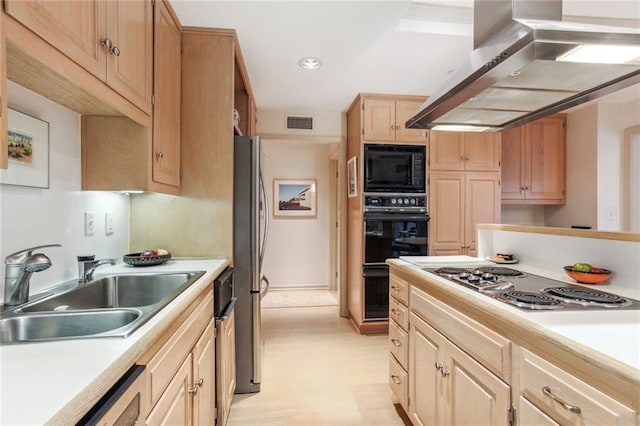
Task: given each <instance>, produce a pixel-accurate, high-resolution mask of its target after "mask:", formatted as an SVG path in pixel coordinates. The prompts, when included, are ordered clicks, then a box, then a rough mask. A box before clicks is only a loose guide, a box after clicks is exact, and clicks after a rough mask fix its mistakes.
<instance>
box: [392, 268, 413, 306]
mask: <svg viewBox="0 0 640 426" xmlns="http://www.w3.org/2000/svg"><path fill="white" fill-rule="evenodd" d="M389 294H390V295H391V296H392V297H394V298H395V299H397V300H399V301H400V302H402V303H403V304H404V305H405V306H408V305H409V283H408V282H406V281H405V280H403V279H402V278H398V277H397V276H395V275H393V274H392V275H391V276H390V277H389Z"/></svg>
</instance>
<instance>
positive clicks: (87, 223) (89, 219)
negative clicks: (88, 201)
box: [84, 212, 96, 237]
mask: <svg viewBox="0 0 640 426" xmlns="http://www.w3.org/2000/svg"><path fill="white" fill-rule="evenodd" d="M95 232H96V214H95V213H94V212H84V235H85V236H86V237H90V236H91V235H93V234H94V233H95Z"/></svg>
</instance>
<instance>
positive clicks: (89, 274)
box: [78, 259, 116, 283]
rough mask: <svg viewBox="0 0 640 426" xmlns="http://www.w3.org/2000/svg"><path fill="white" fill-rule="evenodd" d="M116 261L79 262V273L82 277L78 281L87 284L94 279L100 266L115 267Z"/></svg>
mask: <svg viewBox="0 0 640 426" xmlns="http://www.w3.org/2000/svg"><path fill="white" fill-rule="evenodd" d="M115 264H116V260H115V259H98V260H79V261H78V271H79V272H80V276H79V278H78V281H80V282H81V283H86V282H88V281H91V280H92V279H93V273H94V272H95V270H96V269H97V268H98V266H100V265H115Z"/></svg>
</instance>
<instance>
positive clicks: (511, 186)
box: [502, 115, 566, 204]
mask: <svg viewBox="0 0 640 426" xmlns="http://www.w3.org/2000/svg"><path fill="white" fill-rule="evenodd" d="M565 121H566V118H565V116H564V115H556V116H552V117H546V118H543V119H540V120H537V121H534V122H533V123H529V124H526V125H524V126H521V127H518V128H515V129H511V130H507V131H505V132H503V136H502V137H503V143H502V157H503V164H502V203H503V204H564V202H565V187H566V177H565V176H566V132H565Z"/></svg>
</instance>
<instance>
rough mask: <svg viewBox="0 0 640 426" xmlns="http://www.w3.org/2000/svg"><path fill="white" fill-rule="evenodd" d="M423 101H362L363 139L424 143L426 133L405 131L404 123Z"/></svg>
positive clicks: (413, 130) (420, 130) (411, 130)
mask: <svg viewBox="0 0 640 426" xmlns="http://www.w3.org/2000/svg"><path fill="white" fill-rule="evenodd" d="M422 102H423V101H418V100H392V99H388V98H386V99H385V98H383V99H375V98H374V99H370V98H365V99H364V107H363V112H364V114H363V138H364V140H365V141H368V142H369V141H370V142H425V141H426V131H425V130H422V129H407V128H406V127H405V125H404V123H405V122H406V121H407V120H408V119H409V118H411V117H412V116H413V114H414V113H415V111H416V110H417V109H418V108H419V107H420V105H421V104H422Z"/></svg>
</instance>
